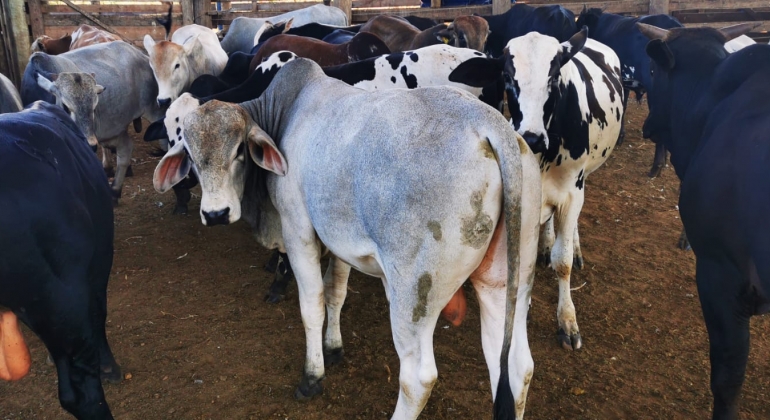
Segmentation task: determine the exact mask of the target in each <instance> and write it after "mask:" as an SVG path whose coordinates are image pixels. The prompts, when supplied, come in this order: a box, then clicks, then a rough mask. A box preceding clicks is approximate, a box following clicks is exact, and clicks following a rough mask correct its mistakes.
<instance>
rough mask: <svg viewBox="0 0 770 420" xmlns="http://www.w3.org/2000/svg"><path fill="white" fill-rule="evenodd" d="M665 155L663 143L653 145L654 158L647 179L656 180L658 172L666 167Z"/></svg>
mask: <svg viewBox="0 0 770 420" xmlns="http://www.w3.org/2000/svg"><path fill="white" fill-rule="evenodd" d="M666 155H667V152H666V146H665V145H664V144H663V142H658V143H657V144H655V158H653V160H652V168H650V173H649V174H647V176H648V177H650V178H657V177H659V176H660V172H661V171H662V170H663V167H664V166H666Z"/></svg>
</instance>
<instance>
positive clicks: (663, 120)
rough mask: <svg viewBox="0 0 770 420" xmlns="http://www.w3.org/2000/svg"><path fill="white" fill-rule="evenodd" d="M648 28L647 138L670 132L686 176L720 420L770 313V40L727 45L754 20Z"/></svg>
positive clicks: (685, 204)
mask: <svg viewBox="0 0 770 420" xmlns="http://www.w3.org/2000/svg"><path fill="white" fill-rule="evenodd" d="M638 25H639V27H640V29H641V31H642V33H644V34H645V35H646V36H647V37H648V38H650V39H651V41H650V42H649V44H648V45H647V54H648V55H649V56H650V57H651V58H652V61H653V63H652V65H651V70H652V72H653V75H652V86H650V87H649V88H648V100H649V102H650V115H649V116H648V117H647V120H646V121H645V123H644V128H643V131H644V136H645V137H648V138H649V137H651V136H654V135H660V137H659V138H661V139H663V141H664V142H665V145H666V147H667V148H668V149H669V150H670V151H671V163H672V165H673V166H674V170H675V171H676V174H677V176H678V177H679V179H680V180H681V181H682V185H681V190H680V195H679V212H680V214H681V217H682V223H684V226H685V229H686V230H687V234H688V237H689V239H690V243H691V245H692V249H693V251H694V253H695V257H696V263H695V265H696V274H695V278H696V282H697V285H698V295H699V297H700V302H701V308H702V310H703V317H704V319H705V321H706V328H707V330H708V334H709V350H710V359H711V392H712V393H713V395H714V411H713V418H714V419H734V418H737V417H738V399H739V395H740V390H741V385H742V384H743V379H744V375H745V371H746V362H747V360H748V354H749V319H750V317H751V316H752V315H756V314H763V313H767V312H770V258H768V255H770V224H768V222H767V215H768V214H770V188H768V185H769V184H768V179H770V166H768V163H767V157H768V156H770V118H768V115H770V101H768V100H767V98H768V97H770V80H768V78H767V75H768V74H770V46H768V45H753V46H750V47H747V48H745V49H743V50H740V51H738V52H735V53H733V54H732V55H730V54H729V53H728V52H727V51H726V50H725V48H724V44H725V42H727V41H729V40H730V39H732V38H735V37H737V36H740V35H742V34H744V33H746V32H748V31H749V30H751V29H752V28H753V27H754V26H755V25H753V24H741V25H736V26H732V27H729V28H723V29H720V30H717V29H711V28H688V29H683V28H677V29H671V30H664V29H659V28H656V27H654V26H649V25H644V24H638Z"/></svg>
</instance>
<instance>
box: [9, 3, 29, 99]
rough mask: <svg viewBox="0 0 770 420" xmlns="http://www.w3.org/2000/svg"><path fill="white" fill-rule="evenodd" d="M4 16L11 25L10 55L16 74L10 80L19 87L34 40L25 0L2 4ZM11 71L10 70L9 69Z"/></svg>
mask: <svg viewBox="0 0 770 420" xmlns="http://www.w3.org/2000/svg"><path fill="white" fill-rule="evenodd" d="M2 5H3V8H4V9H5V10H4V12H5V13H4V15H5V17H6V19H7V23H8V24H10V33H9V34H8V35H10V41H11V42H10V45H9V47H10V49H11V51H9V55H10V56H11V59H12V61H13V62H14V66H13V67H14V69H13V70H14V72H13V74H11V75H9V76H10V77H9V78H10V79H11V80H13V82H14V83H16V85H17V86H18V85H19V84H20V83H21V75H22V74H24V69H25V68H26V67H27V62H28V61H29V47H30V44H32V40H31V39H30V38H29V28H28V27H27V16H26V12H25V11H24V0H10V1H4V2H2ZM9 70H10V69H9Z"/></svg>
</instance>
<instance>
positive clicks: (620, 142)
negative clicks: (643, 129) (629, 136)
mask: <svg viewBox="0 0 770 420" xmlns="http://www.w3.org/2000/svg"><path fill="white" fill-rule="evenodd" d="M624 141H626V132H625V131H621V132H620V135H619V136H618V141H617V143H615V147H618V146H622V145H623V142H624Z"/></svg>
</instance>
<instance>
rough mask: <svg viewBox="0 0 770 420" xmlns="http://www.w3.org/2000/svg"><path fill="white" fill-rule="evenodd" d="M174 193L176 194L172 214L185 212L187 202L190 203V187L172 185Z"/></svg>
mask: <svg viewBox="0 0 770 420" xmlns="http://www.w3.org/2000/svg"><path fill="white" fill-rule="evenodd" d="M172 188H173V189H174V195H175V196H176V205H175V206H174V213H173V214H187V204H188V203H190V199H191V198H192V194H190V188H188V187H187V186H186V185H183V186H179V185H174V186H173V187H172Z"/></svg>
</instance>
